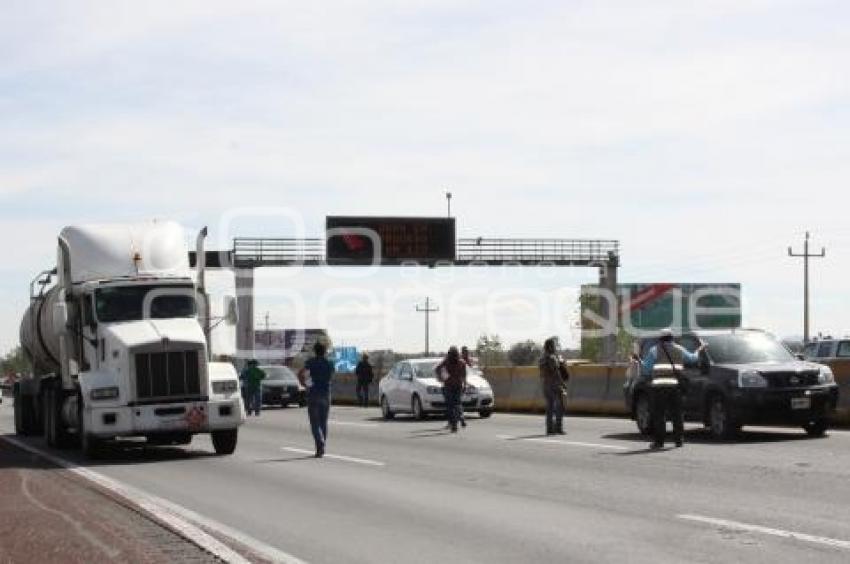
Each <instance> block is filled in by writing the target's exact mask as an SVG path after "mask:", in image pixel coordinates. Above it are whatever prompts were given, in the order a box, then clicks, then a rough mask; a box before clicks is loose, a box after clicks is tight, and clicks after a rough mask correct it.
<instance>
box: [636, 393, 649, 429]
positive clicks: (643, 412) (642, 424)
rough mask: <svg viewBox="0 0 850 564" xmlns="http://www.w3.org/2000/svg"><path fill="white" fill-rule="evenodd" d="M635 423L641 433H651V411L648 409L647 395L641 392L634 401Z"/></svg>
mask: <svg viewBox="0 0 850 564" xmlns="http://www.w3.org/2000/svg"><path fill="white" fill-rule="evenodd" d="M635 423H637V428H638V431H640V434H641V435H645V436H649V434H650V433H652V413H651V412H650V410H649V396H648V395H647V394H645V393H642V394H640V395H639V396H638V398H637V401H636V402H635Z"/></svg>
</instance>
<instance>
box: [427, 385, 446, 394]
mask: <svg viewBox="0 0 850 564" xmlns="http://www.w3.org/2000/svg"><path fill="white" fill-rule="evenodd" d="M425 391H427V392H428V393H429V394H431V395H434V396H438V395H440V394H442V393H443V388H441V387H440V386H428V387H427V388H426V389H425Z"/></svg>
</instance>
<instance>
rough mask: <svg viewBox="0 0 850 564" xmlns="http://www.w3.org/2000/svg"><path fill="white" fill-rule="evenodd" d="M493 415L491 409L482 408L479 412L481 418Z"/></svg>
mask: <svg viewBox="0 0 850 564" xmlns="http://www.w3.org/2000/svg"><path fill="white" fill-rule="evenodd" d="M491 415H493V412H492V411H491V410H489V409H482V410H480V411H479V412H478V417H480V418H481V419H487V418H488V417H490V416H491Z"/></svg>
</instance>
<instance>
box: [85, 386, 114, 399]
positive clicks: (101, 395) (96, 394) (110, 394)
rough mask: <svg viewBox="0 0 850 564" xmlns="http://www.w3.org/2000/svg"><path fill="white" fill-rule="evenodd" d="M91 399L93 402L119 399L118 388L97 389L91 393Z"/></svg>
mask: <svg viewBox="0 0 850 564" xmlns="http://www.w3.org/2000/svg"><path fill="white" fill-rule="evenodd" d="M89 397H91V399H93V400H108V399H115V398H117V397H118V386H109V387H108V388H95V389H93V390H92V391H91V392H89Z"/></svg>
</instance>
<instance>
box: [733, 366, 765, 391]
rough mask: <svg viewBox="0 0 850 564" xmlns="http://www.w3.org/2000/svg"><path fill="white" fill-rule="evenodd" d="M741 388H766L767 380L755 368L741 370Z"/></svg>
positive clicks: (739, 383) (739, 373)
mask: <svg viewBox="0 0 850 564" xmlns="http://www.w3.org/2000/svg"><path fill="white" fill-rule="evenodd" d="M738 387H739V388H766V387H767V380H765V379H764V376H762V375H761V374H759V373H758V372H757V371H755V370H741V371H740V372H738Z"/></svg>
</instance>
